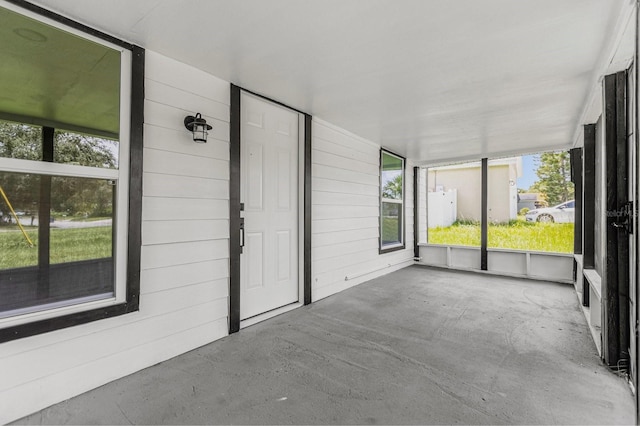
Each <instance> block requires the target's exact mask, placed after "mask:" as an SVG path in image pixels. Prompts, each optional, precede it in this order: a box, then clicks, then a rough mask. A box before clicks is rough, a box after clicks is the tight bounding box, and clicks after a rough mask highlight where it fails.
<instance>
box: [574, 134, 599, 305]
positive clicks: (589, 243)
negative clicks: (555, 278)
mask: <svg viewBox="0 0 640 426" xmlns="http://www.w3.org/2000/svg"><path fill="white" fill-rule="evenodd" d="M596 131H597V126H596V124H587V125H585V126H584V148H583V156H582V157H583V170H582V171H583V174H584V185H583V203H582V213H583V222H582V225H583V226H582V228H583V232H582V268H583V269H593V268H595V221H596V202H595V197H596ZM576 193H577V191H576ZM582 305H583V306H589V281H588V280H587V279H585V278H584V277H583V282H582Z"/></svg>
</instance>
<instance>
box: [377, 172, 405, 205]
mask: <svg viewBox="0 0 640 426" xmlns="http://www.w3.org/2000/svg"><path fill="white" fill-rule="evenodd" d="M382 197H383V198H389V199H391V200H402V173H399V174H398V175H396V176H395V177H394V178H393V179H390V180H388V181H387V182H386V183H385V184H384V187H382Z"/></svg>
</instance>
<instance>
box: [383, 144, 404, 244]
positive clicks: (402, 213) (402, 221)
mask: <svg viewBox="0 0 640 426" xmlns="http://www.w3.org/2000/svg"><path fill="white" fill-rule="evenodd" d="M384 154H387V155H391V156H394V157H396V158H398V159H400V160H401V161H402V203H401V205H402V208H401V213H400V218H401V219H400V220H401V224H402V231H401V232H400V237H401V239H402V242H401V244H393V245H392V244H388V245H386V246H385V245H384V244H383V242H382V231H383V224H382V210H383V209H382V203H383V202H384V199H383V197H382V167H383V158H384ZM379 173H380V176H379V191H378V194H379V203H378V208H379V217H378V219H379V220H378V254H385V253H391V252H394V251H398V250H404V249H405V248H406V244H407V238H406V233H407V227H406V214H405V213H406V211H405V203H406V194H405V193H406V187H407V185H406V183H407V159H406V158H405V157H403V156H401V155H398V154H396V153H395V152H392V151H389V150H387V149H385V148H380V165H379Z"/></svg>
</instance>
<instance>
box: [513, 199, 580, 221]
mask: <svg viewBox="0 0 640 426" xmlns="http://www.w3.org/2000/svg"><path fill="white" fill-rule="evenodd" d="M575 205H576V203H575V200H571V201H567V202H566V203H562V204H558V205H557V206H554V207H546V208H542V209H535V210H530V211H528V212H527V214H526V215H525V216H524V217H525V218H526V219H527V222H548V223H553V222H556V223H573V221H574V213H573V212H574V209H575Z"/></svg>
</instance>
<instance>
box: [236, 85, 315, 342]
mask: <svg viewBox="0 0 640 426" xmlns="http://www.w3.org/2000/svg"><path fill="white" fill-rule="evenodd" d="M242 92H245V93H247V94H250V95H253V96H256V97H258V98H261V99H263V100H265V101H267V102H271V103H273V104H276V105H279V106H281V107H284V108H287V109H289V110H291V111H293V112H297V113H298V114H301V120H300V124H301V125H300V126H299V133H300V139H301V140H302V144H301V146H300V148H301V149H300V152H299V157H300V160H301V161H300V164H301V165H302V166H303V167H302V169H301V170H300V171H299V173H298V178H299V182H298V183H299V184H300V185H299V202H298V204H299V206H300V208H299V218H300V222H299V238H298V240H299V247H298V251H299V253H300V257H299V260H300V268H299V273H298V275H299V277H300V281H299V287H300V288H301V290H302V292H301V294H300V298H299V304H304V305H308V304H310V303H311V120H312V117H311V115H309V114H307V113H305V112H302V111H299V110H297V109H295V108H292V107H290V106H288V105H285V104H283V103H281V102H278V101H275V100H273V99H270V98H268V97H266V96H262V95H260V94H258V93H255V92H252V91H250V90H246V89H243V88H242V87H240V86H236V85H235V84H233V83H231V94H230V108H231V116H230V126H229V154H230V155H229V334H232V333H236V332H238V331H239V330H240V254H241V253H240V249H241V247H240V244H241V241H240V217H241V208H240V183H241V182H240V160H241V159H240V143H241V137H242V135H241V127H242V122H241V119H240V118H241V111H242V105H241V100H240V99H241V96H240V95H241V93H242ZM271 312H277V310H276V311H271Z"/></svg>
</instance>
